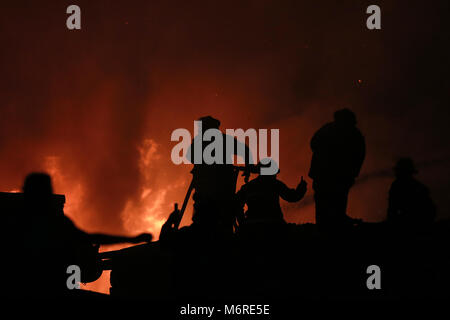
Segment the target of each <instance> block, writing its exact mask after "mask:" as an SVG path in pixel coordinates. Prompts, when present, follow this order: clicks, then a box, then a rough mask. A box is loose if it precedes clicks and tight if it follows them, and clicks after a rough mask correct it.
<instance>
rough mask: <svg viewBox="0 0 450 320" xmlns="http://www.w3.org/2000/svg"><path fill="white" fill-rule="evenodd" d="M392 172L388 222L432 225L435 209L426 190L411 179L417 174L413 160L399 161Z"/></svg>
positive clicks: (404, 159) (404, 224) (422, 185)
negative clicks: (393, 174)
mask: <svg viewBox="0 0 450 320" xmlns="http://www.w3.org/2000/svg"><path fill="white" fill-rule="evenodd" d="M394 172H395V177H396V179H395V180H394V182H393V183H392V185H391V188H390V190H389V207H388V214H387V220H388V222H390V223H393V224H395V225H403V226H423V225H424V224H430V223H432V222H433V221H434V219H435V217H436V207H435V205H434V203H433V201H432V200H431V197H430V193H429V191H428V188H427V187H426V186H425V185H424V184H423V183H421V182H419V181H418V180H416V179H414V177H413V174H415V173H417V170H416V168H415V166H414V162H413V160H412V159H410V158H402V159H400V160H399V161H398V162H397V164H396V165H395V167H394Z"/></svg>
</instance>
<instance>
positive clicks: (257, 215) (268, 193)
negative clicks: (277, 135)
mask: <svg viewBox="0 0 450 320" xmlns="http://www.w3.org/2000/svg"><path fill="white" fill-rule="evenodd" d="M273 161H274V160H272V159H265V160H262V161H261V162H260V164H259V167H270V162H273ZM277 171H278V172H280V171H279V170H277ZM278 172H277V173H278ZM306 188H307V184H306V181H305V180H303V177H302V179H301V181H300V183H299V184H298V186H297V188H296V189H291V188H289V187H288V186H286V184H284V183H283V182H281V181H280V180H278V179H277V174H274V175H261V174H260V175H259V176H258V177H257V178H255V179H253V180H251V181H250V182H248V183H246V184H245V185H243V186H242V187H241V189H240V190H239V191H238V193H237V194H236V198H237V202H238V205H239V207H240V208H242V207H244V205H245V204H247V207H248V210H247V212H246V214H245V222H247V223H284V222H285V221H284V218H283V212H282V211H281V207H280V197H281V198H282V199H283V200H286V201H289V202H297V201H300V200H301V199H302V198H303V197H304V195H305V193H306Z"/></svg>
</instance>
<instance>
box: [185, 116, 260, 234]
mask: <svg viewBox="0 0 450 320" xmlns="http://www.w3.org/2000/svg"><path fill="white" fill-rule="evenodd" d="M198 121H201V122H202V128H203V130H204V131H206V130H209V129H215V130H219V127H220V121H219V120H217V119H214V118H213V117H211V116H207V117H202V118H200V119H198ZM221 134H222V137H223V140H222V141H223V142H224V143H223V153H222V155H223V161H222V163H213V164H206V163H201V164H194V168H193V170H192V171H191V173H192V175H193V177H192V187H193V189H195V193H194V196H193V199H194V215H193V217H192V222H193V224H195V225H196V226H200V227H205V228H206V229H210V230H220V231H224V232H226V233H229V232H232V231H233V225H234V222H235V220H236V214H235V212H236V206H235V202H234V198H235V192H236V182H237V177H238V173H239V170H238V168H237V167H235V166H234V165H232V164H231V163H233V161H230V159H232V158H233V157H234V156H239V157H241V158H242V159H243V160H244V162H245V167H244V168H245V170H244V175H245V176H246V179H248V176H249V174H250V169H251V167H250V164H251V163H252V157H251V153H250V149H249V148H248V146H247V145H245V144H244V143H241V142H239V141H238V140H237V139H236V138H235V137H233V136H229V135H226V134H224V133H221ZM230 139H232V141H233V146H234V147H233V148H232V150H228V149H227V148H226V146H227V145H230V143H228V142H227V141H228V140H230ZM211 143H213V141H207V142H205V141H203V140H202V137H201V136H199V135H197V136H196V137H194V139H193V141H192V144H191V146H190V147H189V150H188V152H187V159H188V160H189V161H190V162H191V163H194V155H195V152H196V151H195V147H198V146H201V148H202V149H201V151H202V154H203V152H204V150H205V148H207V147H208V145H209V144H211ZM227 160H228V161H227Z"/></svg>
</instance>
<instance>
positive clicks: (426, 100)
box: [0, 0, 450, 236]
mask: <svg viewBox="0 0 450 320" xmlns="http://www.w3.org/2000/svg"><path fill="white" fill-rule="evenodd" d="M70 4H77V5H78V6H80V7H81V12H82V13H81V17H82V22H81V23H82V25H81V27H82V29H81V30H79V31H70V30H68V29H67V28H66V18H67V17H68V15H67V14H66V8H67V6H68V5H70ZM370 4H377V5H379V6H380V7H381V13H382V22H381V23H382V29H381V30H373V31H372V30H368V29H367V28H366V25H365V22H366V19H367V17H368V15H367V14H366V13H365V11H366V8H367V6H368V5H370ZM449 5H450V2H449V1H300V0H297V1H264V0H258V1H220V2H218V1H153V0H152V1H130V0H128V1H121V0H118V1H98V0H96V1H79V0H76V1H42V0H41V1H21V0H17V1H2V3H1V10H0V15H1V19H0V37H1V40H2V46H1V51H0V56H1V59H0V63H1V67H0V68H1V69H0V70H1V77H0V96H1V98H2V100H1V102H0V190H1V191H13V190H20V188H21V185H22V181H23V179H24V177H25V175H26V174H27V173H29V172H31V171H36V170H44V171H48V172H49V173H51V174H52V176H53V180H54V185H55V191H56V192H58V193H63V194H65V195H66V196H67V206H66V213H67V214H68V215H69V216H70V217H72V218H73V220H74V222H75V223H76V224H77V225H78V226H80V227H81V228H83V229H85V230H88V231H102V232H111V233H124V234H134V233H137V232H142V231H151V232H153V233H155V235H156V236H157V235H158V232H157V230H158V229H159V226H160V224H161V223H162V221H164V219H165V217H166V216H167V215H168V213H169V212H170V211H171V210H172V207H173V203H174V202H179V203H181V202H182V199H183V197H184V194H185V190H186V189H187V186H188V184H189V179H190V174H189V171H190V169H191V168H190V167H189V166H175V165H174V164H172V162H171V161H170V151H171V148H172V147H173V146H174V145H175V144H176V143H174V142H171V141H170V134H171V132H172V131H173V130H174V129H176V128H187V129H189V130H191V131H192V130H193V120H195V119H197V118H199V117H201V116H204V115H212V116H214V117H216V118H219V119H220V120H221V121H222V127H223V128H243V129H247V128H256V129H258V128H267V129H271V128H278V129H280V145H281V146H280V168H281V173H280V176H279V178H280V179H281V180H283V181H285V182H286V183H287V184H288V185H289V186H291V187H294V186H296V184H297V183H298V182H299V181H300V177H301V176H304V177H305V178H307V172H308V169H309V163H310V159H311V151H310V149H309V140H310V138H311V137H312V135H313V133H314V131H315V130H317V129H318V128H319V127H320V126H322V125H323V124H325V123H326V122H329V121H331V120H332V115H333V112H334V111H335V110H337V109H339V108H343V107H348V108H351V109H352V110H354V111H355V113H356V115H357V117H358V126H359V128H360V129H361V131H362V132H363V134H364V135H365V137H366V143H367V158H366V161H365V163H364V165H363V169H362V173H361V174H362V175H363V176H365V177H366V178H365V179H364V180H363V181H361V182H360V183H358V184H357V185H356V186H355V187H354V188H353V190H352V191H351V193H350V203H349V215H350V216H353V217H358V218H363V219H366V220H368V221H381V220H383V219H384V218H385V215H386V207H387V192H388V189H389V185H390V183H391V182H392V179H393V177H392V176H390V175H389V174H385V172H386V170H387V169H390V168H392V167H393V165H394V163H395V161H396V159H398V158H399V157H402V156H411V157H413V158H414V160H415V161H416V162H418V163H425V164H426V165H423V166H422V167H419V171H420V173H419V175H418V178H419V179H420V180H421V181H423V182H424V183H426V184H427V185H428V186H429V187H430V190H431V194H432V197H433V199H434V200H435V202H436V203H437V206H438V210H439V212H438V216H439V218H444V217H447V218H448V217H450V205H449V201H448V193H449V191H450V182H449V172H450V170H449V166H448V163H449V159H450V153H449V149H448V145H449V136H450V135H449V133H448V132H449V129H448V127H449V120H450V119H449V112H448V108H449V56H450V55H449V31H448V30H449V29H448V28H447V27H448V26H447V24H448V12H450V10H449ZM380 172H381V173H380ZM383 172H384V173H383ZM387 172H388V173H389V171H387ZM307 181H308V182H309V187H310V186H311V181H310V180H309V179H307ZM310 194H312V192H311V190H309V191H308V195H310ZM285 217H286V219H287V220H288V221H289V222H307V221H309V222H311V221H314V218H313V217H314V210H313V206H311V205H305V206H303V207H300V208H297V207H292V206H290V207H285ZM183 223H184V224H188V223H190V221H189V216H188V217H186V219H184V220H183Z"/></svg>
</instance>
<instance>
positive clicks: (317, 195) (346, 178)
mask: <svg viewBox="0 0 450 320" xmlns="http://www.w3.org/2000/svg"><path fill="white" fill-rule="evenodd" d="M311 149H312V152H313V156H312V161H311V168H310V171H309V176H310V177H311V178H312V179H313V180H314V181H313V189H314V199H315V202H316V223H317V224H319V225H329V226H334V225H341V224H347V223H351V222H352V221H354V220H353V219H351V218H350V217H348V216H347V199H348V193H349V191H350V188H351V187H352V185H353V184H354V182H355V178H356V177H357V176H358V175H359V171H360V169H361V166H362V164H363V161H364V157H365V149H366V148H365V141H364V137H363V135H362V134H361V132H360V131H359V129H358V128H357V127H356V116H355V114H354V113H353V112H352V111H350V110H348V109H342V110H338V111H336V112H335V113H334V121H333V122H331V123H328V124H326V125H324V126H323V127H322V128H320V129H319V130H318V131H317V132H316V133H315V134H314V136H313V138H312V139H311Z"/></svg>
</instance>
